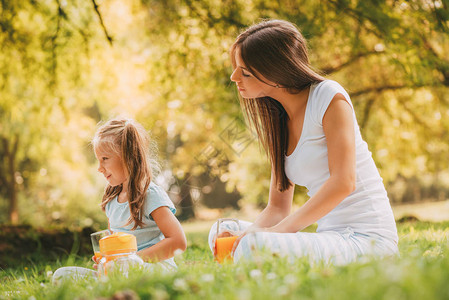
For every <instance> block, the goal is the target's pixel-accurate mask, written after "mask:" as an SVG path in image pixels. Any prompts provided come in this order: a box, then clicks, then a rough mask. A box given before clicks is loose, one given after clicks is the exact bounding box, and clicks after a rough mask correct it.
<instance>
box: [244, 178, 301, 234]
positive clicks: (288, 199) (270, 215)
mask: <svg viewBox="0 0 449 300" xmlns="http://www.w3.org/2000/svg"><path fill="white" fill-rule="evenodd" d="M275 176H276V175H275V174H274V172H271V182H270V194H269V198H268V205H267V206H266V207H265V209H264V210H263V211H262V212H261V213H260V214H259V216H258V217H257V218H256V221H255V222H254V224H253V225H251V226H250V228H266V227H272V226H274V225H276V224H278V223H279V222H281V221H282V220H283V219H284V218H285V217H287V216H288V215H289V214H290V209H291V207H292V200H293V192H294V191H295V185H294V184H292V185H291V186H290V187H289V188H288V189H287V190H285V191H283V192H280V191H279V190H278V189H277V186H276V177H275Z"/></svg>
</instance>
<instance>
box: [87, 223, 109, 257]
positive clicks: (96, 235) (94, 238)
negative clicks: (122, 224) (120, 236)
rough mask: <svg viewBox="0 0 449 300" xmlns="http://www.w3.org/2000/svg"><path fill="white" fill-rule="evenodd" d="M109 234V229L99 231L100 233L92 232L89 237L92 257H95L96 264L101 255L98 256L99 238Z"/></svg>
mask: <svg viewBox="0 0 449 300" xmlns="http://www.w3.org/2000/svg"><path fill="white" fill-rule="evenodd" d="M110 234H111V232H110V231H109V229H106V230H101V231H97V232H94V233H92V234H91V235H90V239H91V241H92V248H93V250H94V255H95V260H96V261H97V262H98V261H99V260H100V258H101V254H100V240H101V238H103V237H105V236H107V235H110Z"/></svg>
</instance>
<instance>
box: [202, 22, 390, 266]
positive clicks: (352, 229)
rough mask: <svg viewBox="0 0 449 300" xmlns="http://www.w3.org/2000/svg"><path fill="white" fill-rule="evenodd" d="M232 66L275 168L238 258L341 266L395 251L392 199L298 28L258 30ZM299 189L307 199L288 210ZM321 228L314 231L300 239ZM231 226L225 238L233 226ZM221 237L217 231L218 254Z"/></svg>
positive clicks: (239, 45)
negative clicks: (263, 255)
mask: <svg viewBox="0 0 449 300" xmlns="http://www.w3.org/2000/svg"><path fill="white" fill-rule="evenodd" d="M231 59H232V63H233V66H234V72H233V73H232V75H231V80H232V81H233V82H234V83H235V84H236V85H237V88H238V90H239V93H240V96H241V97H242V99H241V104H242V107H243V109H244V111H245V113H246V115H247V117H248V119H249V121H250V124H251V125H252V126H253V127H254V128H255V129H256V132H257V133H258V136H259V140H260V141H261V143H262V145H263V146H264V148H265V150H266V151H267V152H268V156H269V158H270V162H271V167H272V172H271V186H270V194H269V198H268V205H267V207H266V208H265V209H264V210H263V211H262V212H261V213H260V215H259V216H258V218H257V219H256V220H255V222H254V224H251V223H248V222H241V228H243V230H245V231H244V232H243V234H242V235H240V237H239V238H238V239H237V241H236V243H235V244H234V261H238V260H240V259H242V258H251V257H253V256H254V255H255V254H256V253H257V251H259V250H260V249H262V248H264V249H266V250H268V251H271V252H273V253H278V254H280V255H283V256H287V257H289V258H296V257H309V259H310V260H311V261H313V262H315V261H325V262H332V263H336V264H346V263H349V262H352V261H354V260H356V259H357V258H358V257H360V256H363V255H391V254H395V253H397V252H398V248H397V242H398V236H397V231H396V225H395V221H394V217H393V213H392V210H391V207H390V203H389V200H388V196H387V193H386V191H385V188H384V186H383V183H382V178H381V177H380V175H379V172H378V170H377V168H376V166H375V164H374V161H373V159H372V157H371V152H370V151H369V150H368V146H367V144H366V142H365V141H364V140H363V139H362V137H361V134H360V130H359V127H358V124H357V120H356V116H355V113H354V109H353V106H352V103H351V99H350V97H349V95H348V93H347V92H346V91H345V90H344V89H343V87H342V86H341V85H339V84H338V83H337V82H335V81H332V80H326V79H325V78H323V77H322V76H321V75H319V74H318V73H316V72H315V71H314V70H313V69H312V67H311V66H310V64H309V59H308V53H307V45H306V41H305V39H304V38H303V36H302V35H301V33H300V32H299V30H298V29H297V27H296V26H295V25H293V24H292V23H289V22H286V21H280V20H271V21H264V22H261V23H259V24H256V25H253V26H251V27H249V28H248V29H247V30H245V31H244V32H243V33H241V34H240V35H239V36H238V38H237V40H236V41H235V43H234V44H233V46H232V48H231ZM295 184H298V185H302V186H305V187H307V189H308V195H309V197H310V198H309V200H308V201H307V202H306V203H305V204H304V205H303V206H302V207H300V208H299V209H298V210H296V211H295V212H293V213H290V210H291V206H292V199H293V191H294V185H295ZM315 222H317V223H318V229H317V232H316V233H306V232H299V231H300V230H302V229H304V228H306V227H307V226H309V225H311V224H313V223H315ZM227 226H228V229H229V231H230V232H231V233H229V232H228V233H224V234H226V235H229V234H232V231H235V229H236V228H234V227H235V223H233V222H231V223H229V224H228V225H227ZM215 239H216V224H215V225H214V226H213V227H212V229H211V231H210V234H209V244H210V248H211V250H212V251H214V247H213V246H214V241H215Z"/></svg>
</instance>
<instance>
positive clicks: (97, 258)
mask: <svg viewBox="0 0 449 300" xmlns="http://www.w3.org/2000/svg"><path fill="white" fill-rule="evenodd" d="M100 259H101V254H100V252H95V260H96V261H98V262H99V261H100Z"/></svg>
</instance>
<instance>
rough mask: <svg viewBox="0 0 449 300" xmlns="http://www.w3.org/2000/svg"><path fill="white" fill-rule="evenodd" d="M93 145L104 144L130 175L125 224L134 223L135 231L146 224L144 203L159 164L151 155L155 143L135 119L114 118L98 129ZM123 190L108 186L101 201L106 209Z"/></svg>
mask: <svg viewBox="0 0 449 300" xmlns="http://www.w3.org/2000/svg"><path fill="white" fill-rule="evenodd" d="M92 145H93V147H94V149H96V148H98V147H101V148H102V149H104V150H105V151H111V152H113V153H115V154H117V155H118V156H119V157H120V158H121V159H122V163H123V166H124V169H125V170H126V172H127V174H128V176H129V180H128V203H129V209H130V214H131V215H130V218H129V220H128V223H127V224H126V225H129V224H131V223H133V222H134V225H133V228H132V230H135V229H136V228H137V227H138V226H143V225H144V223H143V221H142V218H143V205H144V203H145V199H146V196H147V190H148V187H149V185H150V182H151V180H152V176H153V175H152V174H153V172H152V165H153V166H157V163H156V162H155V160H154V159H152V158H151V151H150V150H151V149H152V144H151V143H150V136H149V133H148V132H147V131H146V130H145V128H143V126H142V125H140V124H139V123H137V122H136V121H134V120H132V119H126V118H119V119H112V120H109V121H108V122H106V123H105V124H103V125H101V126H100V127H99V128H98V130H97V132H96V133H95V136H94V138H93V140H92ZM122 189H123V184H120V185H117V186H111V185H109V184H108V185H107V186H106V188H105V190H104V194H103V199H102V201H101V208H102V209H103V211H104V210H105V207H106V204H108V203H109V202H110V201H111V200H112V199H114V198H115V196H117V195H119V194H120V192H121V191H122Z"/></svg>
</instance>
